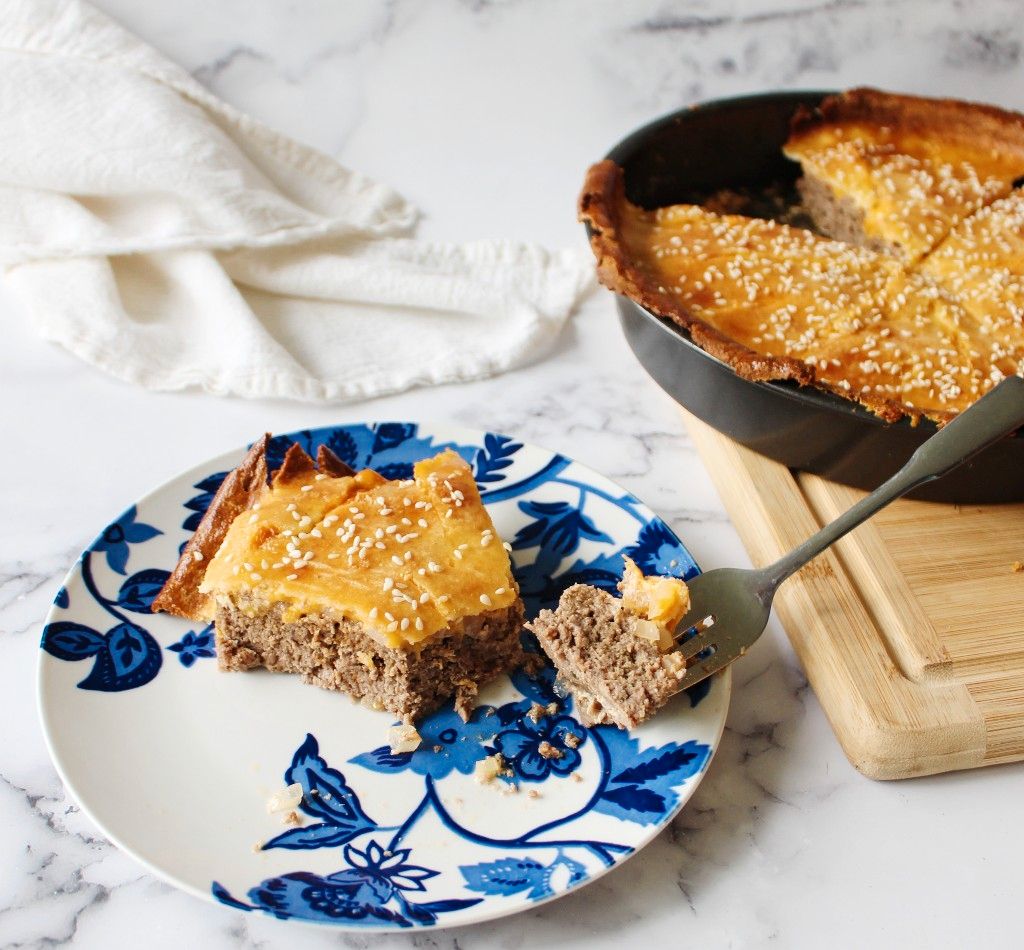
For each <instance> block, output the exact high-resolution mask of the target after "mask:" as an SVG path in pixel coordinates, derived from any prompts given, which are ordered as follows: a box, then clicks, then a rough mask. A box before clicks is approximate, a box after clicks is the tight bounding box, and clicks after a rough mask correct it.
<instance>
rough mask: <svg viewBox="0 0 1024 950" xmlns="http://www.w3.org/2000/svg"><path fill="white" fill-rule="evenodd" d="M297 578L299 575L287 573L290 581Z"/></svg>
mask: <svg viewBox="0 0 1024 950" xmlns="http://www.w3.org/2000/svg"><path fill="white" fill-rule="evenodd" d="M298 579H299V575H298V574H289V575H288V577H287V580H290V581H297V580H298Z"/></svg>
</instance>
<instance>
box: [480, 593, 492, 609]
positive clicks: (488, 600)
mask: <svg viewBox="0 0 1024 950" xmlns="http://www.w3.org/2000/svg"><path fill="white" fill-rule="evenodd" d="M480 603H481V604H483V605H484V606H485V607H490V606H491V603H492V601H491V598H490V597H488V596H487V594H481V595H480Z"/></svg>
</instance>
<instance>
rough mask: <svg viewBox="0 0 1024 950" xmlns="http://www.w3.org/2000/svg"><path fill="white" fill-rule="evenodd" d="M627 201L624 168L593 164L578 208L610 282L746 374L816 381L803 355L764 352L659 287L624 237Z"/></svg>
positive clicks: (608, 163) (759, 378)
mask: <svg viewBox="0 0 1024 950" xmlns="http://www.w3.org/2000/svg"><path fill="white" fill-rule="evenodd" d="M625 202H626V190H625V179H624V176H623V172H622V169H621V168H620V167H619V166H618V165H616V164H615V162H613V161H611V160H610V159H605V160H604V161H601V162H598V163H597V164H596V165H592V166H591V167H590V169H589V170H588V171H587V177H586V180H585V181H584V184H583V191H582V192H581V193H580V198H579V206H578V210H579V219H580V221H582V222H584V223H585V224H588V225H589V226H590V230H591V235H590V247H591V249H592V250H593V252H594V257H596V258H597V276H598V280H600V281H601V283H602V284H604V286H605V287H607V288H608V289H609V290H613V291H615V293H617V294H623V295H624V296H626V297H629V298H630V299H631V300H634V301H636V302H637V303H639V304H640V305H642V306H643V307H646V308H647V309H648V310H650V311H652V312H653V313H656V314H657V315H658V316H660V317H666V318H667V319H669V320H672V321H673V322H674V323H677V324H678V325H679V326H681V327H683V329H685V330H687V331H689V334H690V337H691V339H692V340H693V342H694V343H696V344H697V345H698V346H699V347H700V348H701V349H703V350H705V351H706V352H708V353H710V354H711V355H712V356H714V357H716V358H717V359H720V360H721V361H722V362H723V363H727V364H728V365H729V366H731V367H732V368H733V369H734V370H735V371H736V372H737V373H738V374H739V375H740V376H742V377H743V378H744V379H749V380H752V381H755V382H757V381H765V380H770V379H793V380H796V381H797V382H799V383H800V384H801V385H803V384H807V383H811V382H813V380H814V374H813V372H812V370H811V368H810V367H809V366H808V365H807V364H806V363H804V362H803V361H802V360H794V359H790V358H788V357H781V358H778V357H771V356H764V355H763V354H761V353H756V352H754V351H753V350H751V349H749V348H748V347H745V346H743V345H742V344H741V343H738V342H737V341H736V340H733V339H731V338H729V337H727V336H725V334H723V333H721V332H719V331H718V330H716V329H715V328H714V327H713V326H711V325H710V324H708V323H706V322H705V321H703V320H701V319H700V317H697V316H695V315H694V314H693V313H691V312H690V311H689V310H686V309H685V308H683V307H681V306H680V305H679V302H678V301H677V300H676V299H674V298H673V297H672V296H671V295H669V294H666V293H664V292H663V291H661V290H659V288H658V284H657V281H656V280H655V279H653V278H652V277H651V276H649V275H648V274H645V273H643V272H642V271H641V270H640V269H639V268H636V267H634V266H633V265H632V264H631V262H630V260H629V256H628V254H627V252H626V249H625V248H624V247H623V245H622V243H621V241H620V238H619V228H620V222H621V220H622V218H621V212H622V209H623V207H624V206H625Z"/></svg>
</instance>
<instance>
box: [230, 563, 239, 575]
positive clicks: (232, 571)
mask: <svg viewBox="0 0 1024 950" xmlns="http://www.w3.org/2000/svg"><path fill="white" fill-rule="evenodd" d="M239 570H240V568H239V566H238V565H237V564H236V565H235V566H234V567H233V568H231V573H232V574H234V575H235V577H237V576H238V572H239Z"/></svg>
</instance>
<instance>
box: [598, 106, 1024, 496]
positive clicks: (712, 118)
mask: <svg viewBox="0 0 1024 950" xmlns="http://www.w3.org/2000/svg"><path fill="white" fill-rule="evenodd" d="M826 95H828V93H827V92H820V91H816V92H782V93H767V94H764V95H757V96H744V97H742V98H736V99H721V100H718V101H716V102H709V103H706V104H704V105H701V106H696V107H693V108H689V109H684V110H682V111H680V112H675V113H672V114H671V115H668V116H665V117H664V118H663V119H659V120H657V121H656V122H652V123H651V124H650V125H647V126H645V127H644V128H642V129H640V130H639V131H637V132H634V133H633V134H632V135H631V136H629V138H627V139H624V140H623V141H622V142H620V143H619V144H618V145H616V146H615V148H613V149H612V151H611V152H610V153H609V154H608V157H609V158H610V159H612V160H613V161H615V162H616V163H617V164H619V165H620V166H622V168H623V170H624V172H625V180H626V195H627V197H628V198H629V199H630V201H632V202H634V203H635V204H639V205H642V206H643V207H645V208H656V207H660V206H662V205H670V204H679V203H682V202H700V201H702V200H703V199H704V198H706V197H707V196H708V195H710V194H712V193H713V192H715V191H717V190H719V189H722V188H730V189H743V190H749V191H751V192H755V193H756V192H757V191H758V190H760V189H765V188H771V189H773V190H774V191H776V192H778V191H780V190H781V191H783V192H784V191H785V190H786V189H787V188H788V189H792V188H793V186H794V183H795V181H796V178H797V177H798V174H799V166H798V165H797V164H796V163H795V162H791V161H789V159H787V158H786V157H785V156H784V155H783V154H782V145H783V143H784V142H785V141H786V138H787V135H788V128H789V120H790V117H791V116H792V115H793V112H794V111H795V109H796V108H797V106H798V105H801V104H804V105H810V106H813V105H816V104H817V103H818V102H820V101H821V99H823V98H824V97H825V96H826ZM617 301H618V309H619V320H620V322H621V324H622V329H623V331H624V333H625V335H626V339H627V341H628V342H629V345H630V347H631V348H632V350H633V352H634V353H635V354H636V356H637V358H638V359H639V360H640V362H641V364H642V365H643V366H644V368H645V369H646V370H647V372H648V373H650V375H651V376H652V377H653V378H654V380H655V381H656V382H657V383H658V384H659V385H660V386H661V387H662V389H664V390H665V391H666V392H667V393H669V395H671V396H672V397H673V398H674V399H675V400H676V401H677V402H678V403H679V404H680V405H682V406H683V407H685V408H686V409H687V410H688V411H689V412H692V413H693V414H694V415H695V416H697V417H698V418H699V419H702V420H703V421H704V422H706V423H708V424H709V425H710V426H712V427H713V428H715V429H717V430H718V431H719V432H723V433H725V434H726V435H728V436H729V437H730V438H732V439H735V440H736V441H737V442H740V443H741V444H743V445H746V446H748V447H749V448H751V449H753V450H754V451H756V452H759V453H760V454H762V455H766V456H768V457H769V458H772V459H775V460H776V461H779V462H782V463H783V464H785V465H787V466H789V467H790V468H794V469H801V470H803V471H806V472H813V473H815V474H817V475H822V476H824V477H825V478H828V479H831V480H832V481H836V482H840V483H842V484H844V485H853V486H855V487H857V488H864V489H873V488H875V487H877V486H878V485H880V484H881V483H882V482H883V481H885V480H886V479H887V478H888V477H889V476H890V475H893V474H894V473H895V472H896V471H897V470H898V469H900V468H901V467H902V466H903V464H904V463H905V462H906V461H907V459H909V458H910V456H911V454H912V453H913V452H914V450H915V449H916V448H917V447H918V446H919V445H920V444H921V443H922V442H924V441H925V439H927V438H928V437H929V436H930V435H932V434H933V433H934V432H935V430H936V426H935V424H934V423H932V422H929V421H927V420H923V421H921V422H920V423H918V424H917V425H916V426H914V425H911V423H910V422H909V421H908V420H902V421H900V422H896V423H886V422H883V421H882V420H881V419H879V418H878V417H877V416H875V415H873V414H872V413H870V412H868V411H867V410H865V409H863V408H861V407H860V406H858V405H856V404H855V403H852V402H849V401H847V400H845V399H840V398H839V397H838V396H833V395H831V394H830V393H826V392H822V391H821V390H818V389H814V388H812V387H801V386H799V385H797V384H796V383H791V382H772V383H758V382H751V381H749V380H746V379H743V378H742V377H741V376H737V375H736V373H735V372H733V370H732V369H731V368H730V367H729V366H727V365H726V364H725V363H722V362H721V361H719V360H717V359H715V357H713V356H710V355H708V354H707V353H705V352H704V350H702V349H701V348H700V347H699V346H697V345H696V344H695V343H693V342H692V341H691V340H690V336H689V334H688V333H687V332H686V331H685V330H683V329H682V328H681V327H678V326H677V325H676V324H674V323H672V322H671V321H669V320H665V319H662V318H661V317H658V316H655V315H654V314H652V313H651V312H650V311H649V310H646V309H645V308H643V307H641V306H640V305H639V304H637V303H634V302H633V301H632V300H629V299H628V298H626V297H621V296H620V297H618V298H617ZM911 497H913V498H921V499H928V500H931V501H943V502H956V503H960V504H982V503H994V502H1010V501H1022V500H1024V436H1022V434H1021V433H1018V434H1017V435H1016V436H1014V437H1012V438H1009V439H1005V440H1004V441H1002V442H1000V443H997V444H996V445H994V446H992V447H991V448H989V449H986V450H985V452H983V453H982V454H981V455H978V456H977V457H975V458H974V459H973V460H972V461H971V462H968V463H967V464H966V465H963V466H962V467H961V468H959V469H957V470H956V471H954V472H952V473H951V474H949V475H947V476H946V477H945V478H943V479H940V480H939V481H937V482H934V483H932V484H929V485H927V486H925V487H923V488H921V489H918V490H917V491H916V492H915V493H914V494H913V495H911Z"/></svg>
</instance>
